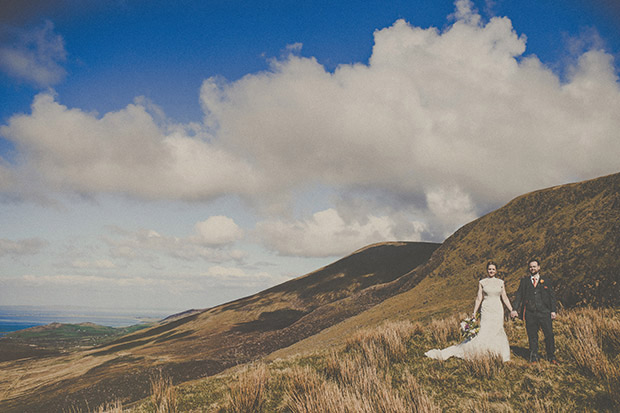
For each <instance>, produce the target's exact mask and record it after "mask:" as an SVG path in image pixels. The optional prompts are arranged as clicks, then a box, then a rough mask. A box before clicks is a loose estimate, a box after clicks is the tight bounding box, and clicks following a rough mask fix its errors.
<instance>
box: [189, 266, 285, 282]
mask: <svg viewBox="0 0 620 413" xmlns="http://www.w3.org/2000/svg"><path fill="white" fill-rule="evenodd" d="M201 277H202V278H205V279H207V280H209V283H210V284H211V285H217V286H220V287H224V286H234V287H244V288H257V287H259V288H267V287H271V286H273V285H276V284H280V283H282V282H284V281H287V280H288V279H289V278H287V277H284V276H276V275H273V274H270V273H268V272H265V271H254V272H248V271H246V270H244V269H242V268H238V267H225V266H220V265H216V266H212V267H210V268H209V269H208V270H207V271H206V272H205V273H203V274H202V275H201Z"/></svg>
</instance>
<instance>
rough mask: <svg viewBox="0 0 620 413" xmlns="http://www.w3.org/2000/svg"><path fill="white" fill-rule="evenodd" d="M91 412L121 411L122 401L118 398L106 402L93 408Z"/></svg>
mask: <svg viewBox="0 0 620 413" xmlns="http://www.w3.org/2000/svg"><path fill="white" fill-rule="evenodd" d="M93 413H123V403H122V402H121V401H120V400H116V401H114V402H112V403H106V404H104V405H101V406H99V407H98V408H97V409H95V410H94V411H93Z"/></svg>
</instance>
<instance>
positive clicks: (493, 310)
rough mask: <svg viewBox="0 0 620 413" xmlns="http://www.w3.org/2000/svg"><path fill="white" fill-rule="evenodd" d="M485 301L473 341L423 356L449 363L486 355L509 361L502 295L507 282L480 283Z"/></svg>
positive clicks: (497, 280) (487, 279)
mask: <svg viewBox="0 0 620 413" xmlns="http://www.w3.org/2000/svg"><path fill="white" fill-rule="evenodd" d="M480 284H481V285H482V292H483V295H484V298H483V300H482V306H481V309H480V313H481V317H480V331H479V332H478V335H476V337H474V338H473V339H471V340H470V341H466V342H463V343H461V344H456V345H454V346H450V347H447V348H445V349H443V350H440V349H432V350H429V351H427V352H426V353H424V355H426V356H427V357H430V358H434V359H438V360H446V359H448V358H450V357H452V356H454V357H459V358H463V359H469V358H473V357H476V356H480V355H484V354H487V353H493V354H498V355H500V356H501V357H502V359H503V360H504V361H508V360H510V345H509V344H508V337H507V336H506V332H505V331H504V307H503V306H502V301H501V294H502V291H503V288H504V281H503V280H500V279H498V278H485V279H484V280H480Z"/></svg>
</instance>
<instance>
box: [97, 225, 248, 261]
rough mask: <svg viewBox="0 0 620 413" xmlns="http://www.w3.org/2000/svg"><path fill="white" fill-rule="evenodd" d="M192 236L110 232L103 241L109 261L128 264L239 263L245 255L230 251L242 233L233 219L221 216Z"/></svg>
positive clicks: (143, 231) (196, 228)
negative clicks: (174, 261) (165, 261)
mask: <svg viewBox="0 0 620 413" xmlns="http://www.w3.org/2000/svg"><path fill="white" fill-rule="evenodd" d="M194 229H195V233H194V234H192V235H188V236H187V237H175V236H167V235H162V234H159V233H158V232H157V231H154V230H147V229H140V230H135V231H128V230H124V229H121V228H112V231H113V233H114V234H113V236H111V237H107V238H106V242H107V244H108V245H109V247H110V253H111V255H112V257H114V258H116V259H124V260H128V261H132V260H135V259H140V260H145V261H152V262H156V261H157V260H158V256H160V255H165V256H168V257H172V258H176V259H181V260H187V261H194V260H197V259H204V260H207V261H210V262H226V261H241V260H243V259H244V258H245V257H246V255H247V254H246V253H245V252H243V251H241V250H238V249H234V248H232V244H234V243H235V242H236V241H238V240H239V239H241V238H242V236H243V230H241V228H239V227H238V226H237V224H236V223H235V222H234V220H233V219H231V218H228V217H225V216H214V217H210V218H208V219H207V220H205V221H202V222H199V223H197V224H196V225H195V227H194Z"/></svg>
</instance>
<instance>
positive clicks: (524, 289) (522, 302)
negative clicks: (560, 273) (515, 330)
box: [513, 275, 557, 319]
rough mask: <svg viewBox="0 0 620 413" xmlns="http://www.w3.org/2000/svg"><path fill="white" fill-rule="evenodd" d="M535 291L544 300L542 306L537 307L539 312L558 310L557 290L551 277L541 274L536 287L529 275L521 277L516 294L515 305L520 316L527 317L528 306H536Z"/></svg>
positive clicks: (530, 307)
mask: <svg viewBox="0 0 620 413" xmlns="http://www.w3.org/2000/svg"><path fill="white" fill-rule="evenodd" d="M535 293H537V294H540V298H541V301H542V308H537V309H536V310H537V311H538V312H539V313H541V312H542V313H555V312H557V307H556V300H555V292H554V291H553V283H552V282H551V279H550V278H549V277H543V276H542V275H541V276H540V279H539V280H538V284H537V285H536V287H535V288H534V285H533V284H532V277H531V276H529V275H528V276H525V277H523V278H521V282H520V283H519V289H518V290H517V295H516V296H515V301H514V303H513V307H514V308H516V309H517V312H518V313H519V318H521V319H523V318H524V317H525V313H526V312H527V311H528V308H529V309H530V310H532V309H534V308H535V305H534V299H535Z"/></svg>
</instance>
